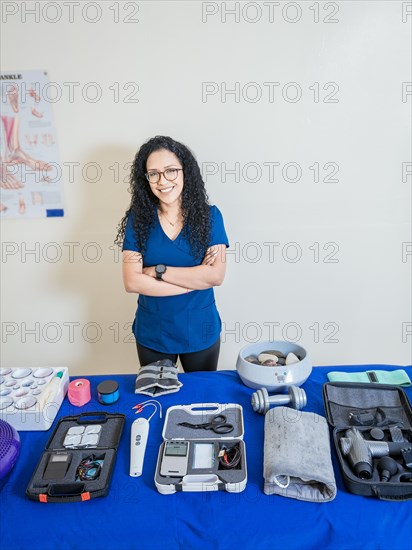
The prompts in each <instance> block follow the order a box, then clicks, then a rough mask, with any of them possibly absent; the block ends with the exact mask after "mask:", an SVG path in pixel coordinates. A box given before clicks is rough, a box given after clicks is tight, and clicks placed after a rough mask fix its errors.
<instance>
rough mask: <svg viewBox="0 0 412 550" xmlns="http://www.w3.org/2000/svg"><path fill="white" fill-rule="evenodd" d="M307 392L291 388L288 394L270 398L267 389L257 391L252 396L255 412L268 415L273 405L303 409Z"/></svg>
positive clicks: (295, 387) (294, 387)
mask: <svg viewBox="0 0 412 550" xmlns="http://www.w3.org/2000/svg"><path fill="white" fill-rule="evenodd" d="M306 403H307V399H306V393H305V390H303V389H302V388H299V387H297V386H289V388H288V393H287V394H277V395H272V396H270V395H269V394H268V391H267V389H266V388H261V389H260V390H257V391H256V392H254V393H253V395H252V407H253V410H254V411H255V412H257V413H260V414H266V413H267V411H268V410H269V408H270V406H271V405H289V404H290V406H291V407H293V408H294V409H298V410H299V409H303V407H304V406H305V405H306Z"/></svg>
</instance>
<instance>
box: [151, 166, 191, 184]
mask: <svg viewBox="0 0 412 550" xmlns="http://www.w3.org/2000/svg"><path fill="white" fill-rule="evenodd" d="M179 170H183V168H168V169H167V170H165V171H164V172H148V173H147V174H145V176H146V178H147V181H148V182H149V183H152V184H155V183H159V181H160V176H161V175H162V174H163V176H164V177H165V178H166V179H167V181H174V180H175V179H176V178H177V176H178V175H179Z"/></svg>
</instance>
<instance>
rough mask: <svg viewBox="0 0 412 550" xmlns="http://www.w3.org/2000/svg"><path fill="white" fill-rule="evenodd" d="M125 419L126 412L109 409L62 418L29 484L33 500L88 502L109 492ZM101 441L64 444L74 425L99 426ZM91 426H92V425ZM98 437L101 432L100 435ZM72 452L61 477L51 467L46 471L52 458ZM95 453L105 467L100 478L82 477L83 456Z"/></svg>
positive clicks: (30, 495)
mask: <svg viewBox="0 0 412 550" xmlns="http://www.w3.org/2000/svg"><path fill="white" fill-rule="evenodd" d="M124 423H125V415H124V414H119V413H114V414H109V413H106V412H104V411H103V412H101V411H99V412H88V413H83V414H80V415H77V416H65V417H63V418H61V419H60V420H59V421H58V423H57V425H56V427H55V429H54V431H53V434H52V435H51V437H50V438H49V440H48V442H47V445H46V448H45V450H44V452H43V454H42V455H41V457H40V460H39V462H38V464H37V466H36V469H35V471H34V473H33V475H32V478H31V480H30V482H29V484H28V486H27V489H26V495H27V496H28V497H29V498H30V499H31V500H36V501H39V502H84V501H87V500H90V499H92V498H97V497H102V496H106V495H107V493H108V492H109V487H110V478H111V474H112V470H113V467H114V464H115V460H116V453H117V448H118V446H119V442H120V438H121V435H122V431H123V426H124ZM99 426H101V428H100V430H99V432H98V434H99V435H98V441H97V444H96V445H95V446H88V447H80V448H79V447H77V448H71V447H66V446H64V442H65V441H67V440H66V436H67V432H68V431H69V429H71V428H75V429H76V428H77V429H79V430H80V431H81V430H82V429H83V428H84V430H86V429H88V430H91V432H92V431H93V428H95V429H99V428H98V427H99ZM88 427H89V428H88ZM96 437H97V436H96ZM67 454H69V455H70V459H69V464H68V466H67V471H66V472H65V474H64V475H63V476H62V475H61V472H60V473H59V474H58V477H59V479H53V474H52V475H51V476H50V471H49V472H48V473H46V469H47V468H48V465H49V461H50V459H51V457H52V456H53V457H54V458H53V460H54V459H55V458H56V457H57V461H56V463H57V462H58V460H59V457H62V456H64V457H65V455H67ZM91 455H94V456H95V457H96V460H99V461H102V462H101V463H100V465H101V470H100V473H99V476H98V478H97V479H94V480H78V478H77V477H76V476H77V472H78V467H79V465H80V463H81V461H82V460H83V459H85V458H86V457H89V456H91Z"/></svg>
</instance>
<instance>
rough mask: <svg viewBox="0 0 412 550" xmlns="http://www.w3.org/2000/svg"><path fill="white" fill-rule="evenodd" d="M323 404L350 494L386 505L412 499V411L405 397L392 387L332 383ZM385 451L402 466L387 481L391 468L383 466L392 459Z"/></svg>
mask: <svg viewBox="0 0 412 550" xmlns="http://www.w3.org/2000/svg"><path fill="white" fill-rule="evenodd" d="M323 401H324V406H325V412H326V417H327V420H328V423H329V425H330V426H331V427H332V428H333V440H334V445H335V449H336V453H337V456H338V460H339V467H340V469H341V472H342V477H343V480H344V483H345V486H346V488H347V489H348V491H350V492H351V493H354V494H357V495H363V496H374V497H377V498H379V499H382V500H395V501H399V500H409V499H412V409H411V405H410V403H409V401H408V398H407V396H406V394H405V392H404V391H403V390H402V389H401V388H400V387H398V386H392V385H386V384H361V383H350V382H328V383H326V384H324V386H323ZM374 428H375V430H374V431H371V430H373V429H374ZM376 428H379V429H378V430H376ZM348 434H349V437H348ZM354 436H355V437H354ZM376 437H379V439H376ZM342 439H343V441H341V440H342ZM401 439H403V442H402V441H401ZM348 440H349V441H348ZM375 442H377V443H382V444H383V445H375ZM392 443H397V444H396V445H392ZM387 444H389V445H387ZM365 446H366V447H367V449H368V451H367V453H366V455H365ZM385 447H387V448H388V450H389V448H391V449H392V450H391V451H389V456H390V457H391V458H393V460H394V461H395V462H396V464H394V463H393V462H392V466H393V468H396V467H397V471H396V473H395V472H394V473H391V475H390V476H389V478H388V480H387V481H385V480H383V479H384V477H385V476H387V475H388V474H387V473H383V469H384V468H382V465H383V464H385V463H380V460H381V459H382V457H383V456H387V455H388V453H387V452H386V451H385ZM368 453H371V456H370V457H369V458H368ZM353 457H355V461H354V460H353ZM359 457H361V458H362V460H359ZM368 460H369V464H368ZM365 463H366V466H365ZM355 467H356V468H357V469H358V473H356V472H355ZM368 468H370V472H367V473H366V474H365V471H367V470H368ZM403 470H404V473H402V472H403ZM359 474H360V475H361V476H362V477H360V476H359Z"/></svg>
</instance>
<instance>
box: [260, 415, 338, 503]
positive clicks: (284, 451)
mask: <svg viewBox="0 0 412 550" xmlns="http://www.w3.org/2000/svg"><path fill="white" fill-rule="evenodd" d="M330 452H331V451H330V442H329V429H328V424H327V422H326V419H325V418H324V417H323V416H319V415H318V414H315V413H312V412H302V411H295V410H293V409H290V408H289V407H275V408H273V409H270V410H269V411H268V412H267V413H266V416H265V448H264V474H263V475H264V478H265V485H264V492H265V493H266V494H267V495H272V494H276V495H282V496H285V497H290V498H296V499H298V500H306V501H309V502H328V501H329V500H333V499H334V498H335V496H336V482H335V476H334V472H333V467H332V459H331V454H330Z"/></svg>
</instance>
